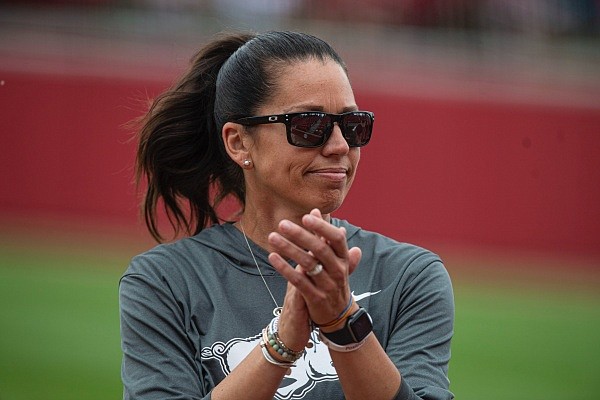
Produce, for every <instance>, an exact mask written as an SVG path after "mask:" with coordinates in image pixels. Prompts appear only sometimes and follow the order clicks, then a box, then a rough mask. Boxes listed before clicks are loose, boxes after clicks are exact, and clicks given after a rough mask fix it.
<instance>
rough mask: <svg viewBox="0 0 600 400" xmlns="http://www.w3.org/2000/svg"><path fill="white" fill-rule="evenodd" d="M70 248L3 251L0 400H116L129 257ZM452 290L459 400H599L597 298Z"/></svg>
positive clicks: (581, 291) (473, 286) (577, 292)
mask: <svg viewBox="0 0 600 400" xmlns="http://www.w3.org/2000/svg"><path fill="white" fill-rule="evenodd" d="M76 248H78V245H77V244H74V245H73V246H72V248H70V249H69V246H66V247H63V248H62V249H59V250H57V249H52V247H44V246H40V247H36V248H31V247H24V246H15V245H14V244H12V245H10V244H0V400H25V399H27V400H32V399H44V400H50V399H61V400H67V399H90V400H92V399H103V400H104V399H117V398H120V397H121V385H120V378H119V369H120V357H121V355H120V348H119V320H118V301H117V282H118V278H119V276H120V273H121V271H122V270H123V268H125V266H126V265H127V263H128V259H129V257H130V256H131V255H133V254H128V253H127V252H124V251H123V250H117V251H109V250H107V249H106V248H103V247H102V246H99V247H97V250H91V249H90V248H87V250H76ZM522 267H523V268H527V266H526V265H523V266H522ZM451 272H452V271H451ZM454 283H455V296H456V306H457V314H456V333H455V339H454V342H453V351H452V361H451V365H450V370H451V371H450V379H451V388H452V390H453V391H454V392H455V394H456V396H457V399H462V400H475V399H477V400H479V399H486V400H494V399H503V400H507V399H508V400H516V399H528V400H531V399H540V400H552V399H557V400H558V399H561V400H562V399H578V400H584V399H598V398H599V396H600V395H599V393H600V379H599V378H598V375H599V374H600V290H596V289H598V288H594V287H593V285H591V286H590V285H585V286H582V287H580V286H577V285H565V286H562V287H561V285H553V286H552V287H545V286H544V285H532V286H531V287H530V286H528V285H525V284H522V285H518V286H512V285H510V284H507V283H506V282H505V283H494V282H491V281H489V280H488V281H485V282H482V281H477V280H472V279H465V278H463V277H461V276H459V277H458V278H455V279H454Z"/></svg>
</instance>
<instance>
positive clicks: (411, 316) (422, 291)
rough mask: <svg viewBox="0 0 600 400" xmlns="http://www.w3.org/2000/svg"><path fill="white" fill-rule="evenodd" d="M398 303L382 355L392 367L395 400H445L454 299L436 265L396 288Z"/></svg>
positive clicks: (442, 271) (448, 398)
mask: <svg viewBox="0 0 600 400" xmlns="http://www.w3.org/2000/svg"><path fill="white" fill-rule="evenodd" d="M401 293H402V294H401V295H400V304H399V308H398V312H397V315H396V321H395V324H394V325H393V327H392V333H391V335H390V339H389V342H388V344H387V346H386V352H387V353H388V355H389V356H390V358H391V360H392V361H393V362H394V363H395V364H396V365H397V366H398V370H399V371H400V373H401V375H402V385H401V388H400V390H399V393H398V394H397V397H396V399H397V400H417V399H424V400H425V399H426V400H451V399H453V398H454V395H453V394H452V393H451V392H450V391H449V390H448V387H449V384H450V382H449V380H448V364H449V361H450V341H451V338H452V335H453V329H454V328H453V326H454V296H453V292H452V284H451V282H450V277H449V276H448V273H447V271H446V269H445V268H444V266H443V264H442V263H441V262H440V261H434V262H431V263H429V264H427V265H426V266H424V268H422V270H421V271H419V272H418V273H416V276H414V278H413V279H411V280H410V281H408V282H406V283H405V284H404V286H403V287H402V288H401Z"/></svg>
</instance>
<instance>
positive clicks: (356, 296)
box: [352, 290, 381, 301]
mask: <svg viewBox="0 0 600 400" xmlns="http://www.w3.org/2000/svg"><path fill="white" fill-rule="evenodd" d="M379 292H381V290H378V291H376V292H366V293H363V294H354V292H352V296H354V300H356V301H360V300H362V299H366V298H367V297H371V296H373V295H375V294H377V293H379Z"/></svg>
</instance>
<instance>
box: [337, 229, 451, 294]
mask: <svg viewBox="0 0 600 400" xmlns="http://www.w3.org/2000/svg"><path fill="white" fill-rule="evenodd" d="M332 223H333V224H334V225H336V226H343V227H345V228H346V231H347V234H348V246H350V247H354V246H356V247H359V248H360V249H361V251H362V259H361V265H362V266H366V267H367V268H359V269H358V270H357V272H359V271H360V270H361V269H364V270H368V271H369V272H370V273H371V274H375V275H380V276H382V277H387V278H390V277H392V276H396V277H401V278H402V280H403V281H405V282H409V281H412V280H413V279H417V278H424V277H426V276H427V275H440V274H441V275H446V274H447V272H446V269H445V267H444V264H443V261H442V259H441V257H440V256H439V255H438V254H436V253H434V252H432V251H430V250H428V249H426V248H423V247H421V246H418V245H415V244H411V243H406V242H400V241H398V240H395V239H392V238H390V237H388V236H385V235H382V234H380V233H377V232H373V231H369V230H365V229H362V228H360V227H357V226H355V225H352V224H351V223H349V222H348V221H344V220H338V219H334V220H332ZM363 273H364V271H363ZM361 275H362V274H361Z"/></svg>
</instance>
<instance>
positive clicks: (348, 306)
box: [315, 294, 354, 328]
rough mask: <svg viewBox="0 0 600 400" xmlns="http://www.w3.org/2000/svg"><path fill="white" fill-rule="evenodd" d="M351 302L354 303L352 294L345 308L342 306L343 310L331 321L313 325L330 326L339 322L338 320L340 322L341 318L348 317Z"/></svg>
mask: <svg viewBox="0 0 600 400" xmlns="http://www.w3.org/2000/svg"><path fill="white" fill-rule="evenodd" d="M352 304H354V296H352V294H350V301H349V302H348V305H347V306H346V308H344V311H342V312H341V313H340V315H338V317H337V318H336V319H334V320H333V321H330V322H328V323H326V324H320V325H318V324H315V325H316V326H318V327H319V328H329V327H331V326H334V325H337V324H339V323H340V322H342V321H343V320H345V319H346V318H348V314H349V313H350V309H351V308H352Z"/></svg>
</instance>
